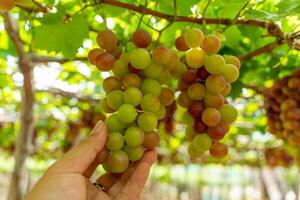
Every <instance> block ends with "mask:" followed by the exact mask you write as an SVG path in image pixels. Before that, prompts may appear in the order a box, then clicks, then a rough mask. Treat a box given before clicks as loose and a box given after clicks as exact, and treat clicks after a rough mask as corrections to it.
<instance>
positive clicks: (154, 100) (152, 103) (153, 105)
mask: <svg viewBox="0 0 300 200" xmlns="http://www.w3.org/2000/svg"><path fill="white" fill-rule="evenodd" d="M141 107H142V109H143V110H144V111H148V112H156V111H158V109H159V107H160V101H159V98H158V97H157V96H155V95H153V94H146V95H145V96H144V97H143V99H142V103H141Z"/></svg>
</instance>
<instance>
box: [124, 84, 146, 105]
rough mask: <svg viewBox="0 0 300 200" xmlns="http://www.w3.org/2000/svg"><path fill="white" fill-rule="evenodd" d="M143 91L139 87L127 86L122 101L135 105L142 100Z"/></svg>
mask: <svg viewBox="0 0 300 200" xmlns="http://www.w3.org/2000/svg"><path fill="white" fill-rule="evenodd" d="M142 99H143V93H142V92H141V90H140V89H139V88H136V87H129V88H127V89H126V90H125V91H124V102H125V103H127V104H131V105H133V106H137V105H139V104H140V103H141V102H142Z"/></svg>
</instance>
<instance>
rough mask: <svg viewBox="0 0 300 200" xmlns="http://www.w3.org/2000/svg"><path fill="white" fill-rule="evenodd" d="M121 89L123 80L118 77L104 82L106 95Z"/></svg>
mask: <svg viewBox="0 0 300 200" xmlns="http://www.w3.org/2000/svg"><path fill="white" fill-rule="evenodd" d="M121 88H122V85H121V80H120V79H119V78H118V77H116V76H110V77H107V78H106V79H104V81H103V89H104V91H105V92H106V94H108V93H110V92H111V91H113V90H120V89H121Z"/></svg>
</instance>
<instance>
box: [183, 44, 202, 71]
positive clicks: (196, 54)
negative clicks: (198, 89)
mask: <svg viewBox="0 0 300 200" xmlns="http://www.w3.org/2000/svg"><path fill="white" fill-rule="evenodd" d="M204 58H205V52H204V51H203V50H202V49H201V48H192V49H190V50H188V51H187V53H186V56H185V60H186V63H187V65H188V66H189V67H191V68H194V69H198V68H200V67H201V66H202V65H203V64H204Z"/></svg>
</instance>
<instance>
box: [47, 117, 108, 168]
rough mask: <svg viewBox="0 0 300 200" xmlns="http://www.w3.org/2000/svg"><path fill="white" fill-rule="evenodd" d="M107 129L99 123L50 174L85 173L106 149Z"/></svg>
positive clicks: (53, 166) (54, 166) (59, 161)
mask: <svg viewBox="0 0 300 200" xmlns="http://www.w3.org/2000/svg"><path fill="white" fill-rule="evenodd" d="M106 136H107V129H106V126H105V124H104V123H103V122H102V121H99V122H98V123H97V125H96V126H95V127H94V129H93V130H92V132H91V134H90V136H89V137H88V138H87V139H86V140H84V141H83V142H81V143H80V144H79V145H77V146H76V147H74V148H73V149H71V150H70V151H69V152H68V153H67V154H66V155H65V156H64V157H63V158H62V159H60V160H58V161H57V162H56V163H54V164H53V165H52V166H51V167H50V169H49V172H52V173H80V174H82V173H84V171H85V170H86V169H87V168H88V167H89V165H90V164H91V163H92V162H93V161H94V160H95V158H96V156H97V155H98V153H99V152H101V150H102V149H104V145H105V141H106Z"/></svg>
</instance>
